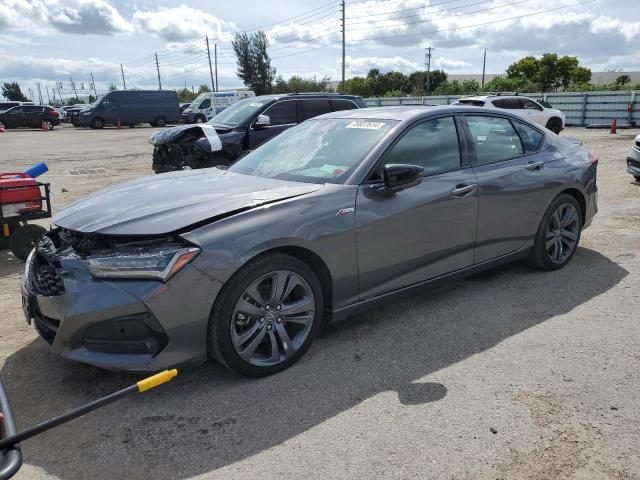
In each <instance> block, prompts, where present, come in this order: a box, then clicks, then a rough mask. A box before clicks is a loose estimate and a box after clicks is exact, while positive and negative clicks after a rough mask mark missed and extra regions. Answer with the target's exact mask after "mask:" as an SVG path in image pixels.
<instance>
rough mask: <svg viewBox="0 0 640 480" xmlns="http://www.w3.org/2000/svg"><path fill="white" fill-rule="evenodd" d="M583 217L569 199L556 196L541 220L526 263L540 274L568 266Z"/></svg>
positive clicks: (563, 195) (576, 203)
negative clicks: (538, 270) (542, 271)
mask: <svg viewBox="0 0 640 480" xmlns="http://www.w3.org/2000/svg"><path fill="white" fill-rule="evenodd" d="M581 231H582V214H581V209H580V205H579V204H578V202H577V201H576V199H575V198H573V197H572V196H571V195H568V194H566V193H563V194H560V195H558V196H557V197H556V198H555V200H554V201H553V202H551V205H549V208H548V209H547V211H546V212H545V214H544V217H542V221H541V222H540V226H539V227H538V232H537V233H536V238H535V242H534V245H533V249H532V250H531V253H530V255H529V258H528V263H529V264H530V265H531V266H533V267H534V268H537V269H540V270H558V269H560V268H562V267H564V266H565V265H567V264H568V263H569V261H570V260H571V258H572V257H573V255H574V253H575V252H576V250H577V248H578V244H579V243H580V233H581Z"/></svg>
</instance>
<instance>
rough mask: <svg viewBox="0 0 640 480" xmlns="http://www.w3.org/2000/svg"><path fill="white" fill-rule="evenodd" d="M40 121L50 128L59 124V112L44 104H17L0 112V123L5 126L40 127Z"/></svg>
mask: <svg viewBox="0 0 640 480" xmlns="http://www.w3.org/2000/svg"><path fill="white" fill-rule="evenodd" d="M42 122H44V123H45V125H47V127H48V128H49V130H51V129H52V128H53V127H54V126H55V125H60V118H59V113H58V112H56V111H55V110H54V109H53V108H51V107H47V106H45V105H19V106H17V107H13V108H10V109H9V110H7V111H5V112H2V113H0V123H2V124H4V126H5V127H6V128H17V127H28V128H40V127H41V126H42Z"/></svg>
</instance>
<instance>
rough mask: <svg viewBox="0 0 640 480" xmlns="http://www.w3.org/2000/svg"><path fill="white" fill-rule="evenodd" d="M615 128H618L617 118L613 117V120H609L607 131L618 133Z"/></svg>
mask: <svg viewBox="0 0 640 480" xmlns="http://www.w3.org/2000/svg"><path fill="white" fill-rule="evenodd" d="M617 129H618V120H616V119H615V118H614V119H613V122H611V130H610V131H609V133H612V134H614V135H615V134H617V133H618V132H617Z"/></svg>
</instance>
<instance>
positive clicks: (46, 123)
mask: <svg viewBox="0 0 640 480" xmlns="http://www.w3.org/2000/svg"><path fill="white" fill-rule="evenodd" d="M44 124H45V125H46V127H47V130H53V122H51V120H44Z"/></svg>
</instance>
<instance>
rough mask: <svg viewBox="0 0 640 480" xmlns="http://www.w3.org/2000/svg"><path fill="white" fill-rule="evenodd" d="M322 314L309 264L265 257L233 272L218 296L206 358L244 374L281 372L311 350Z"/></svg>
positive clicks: (274, 255)
mask: <svg viewBox="0 0 640 480" xmlns="http://www.w3.org/2000/svg"><path fill="white" fill-rule="evenodd" d="M322 312H323V295H322V288H321V286H320V282H319V281H318V277H317V276H316V274H315V273H314V271H313V270H312V269H311V268H310V267H309V265H307V264H306V263H305V262H303V261H302V260H300V259H298V258H296V257H292V256H290V255H286V254H283V253H270V254H265V255H263V256H260V257H258V258H256V259H254V260H252V261H251V262H249V263H248V264H247V265H245V266H244V267H242V268H241V269H240V270H239V271H238V272H236V273H235V274H234V275H233V276H232V277H231V278H230V279H229V280H228V281H227V282H226V284H225V286H224V287H223V289H222V290H221V291H220V293H219V294H218V297H217V298H216V302H215V304H214V307H213V310H212V312H211V317H210V320H209V353H210V354H211V355H212V356H213V357H215V358H216V359H217V360H218V361H220V362H221V363H222V364H224V365H225V366H226V367H228V368H229V369H230V370H232V371H234V372H236V373H239V374H242V375H248V376H252V377H261V376H265V375H270V374H272V373H276V372H279V371H281V370H284V369H285V368H287V367H289V366H290V365H293V364H294V363H295V362H297V361H298V359H299V358H300V357H302V355H303V354H304V353H305V352H306V350H307V349H308V348H309V346H310V345H311V343H312V342H313V339H314V337H315V335H316V334H317V332H318V330H319V328H320V323H321V319H322Z"/></svg>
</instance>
